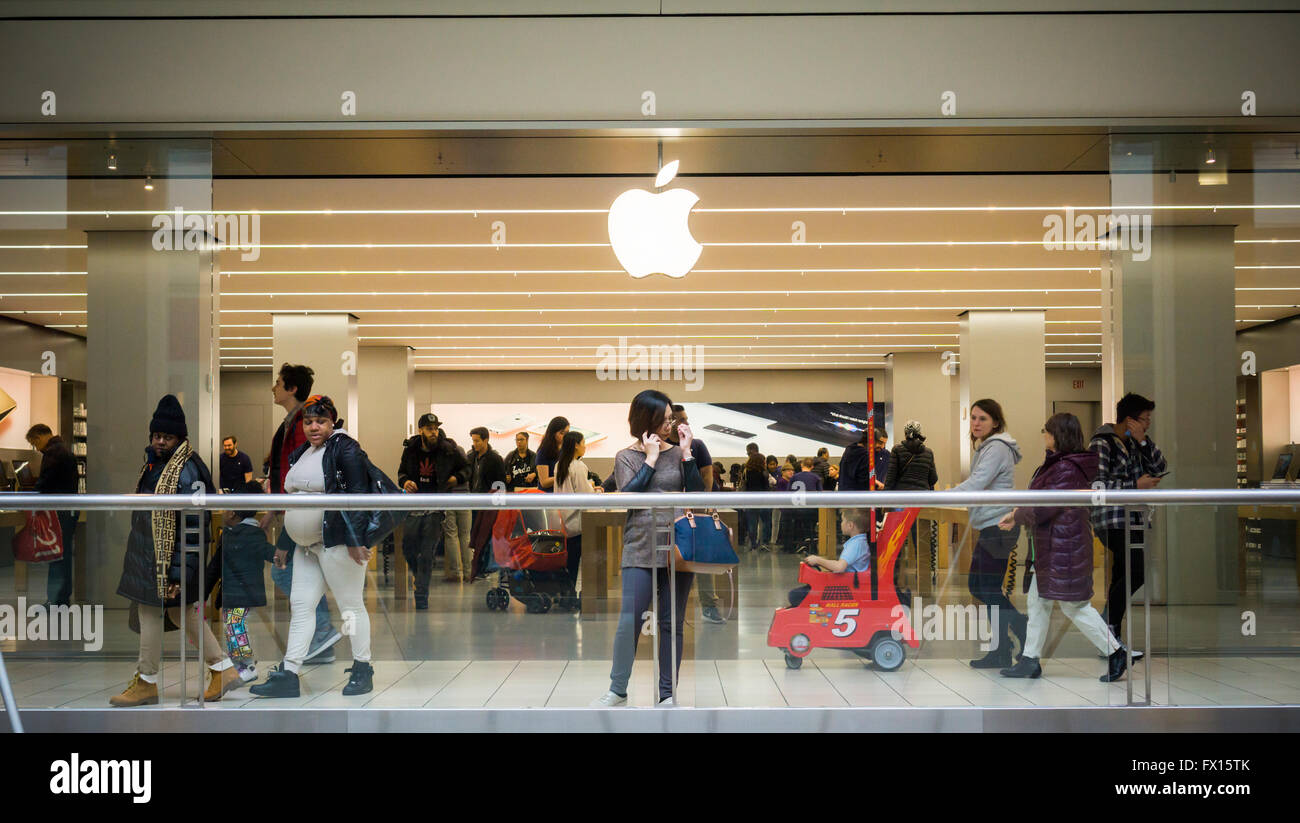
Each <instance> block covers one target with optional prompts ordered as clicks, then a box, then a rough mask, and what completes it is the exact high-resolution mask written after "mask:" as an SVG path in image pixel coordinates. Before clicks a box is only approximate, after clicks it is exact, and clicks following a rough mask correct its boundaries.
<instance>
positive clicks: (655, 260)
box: [609, 160, 704, 277]
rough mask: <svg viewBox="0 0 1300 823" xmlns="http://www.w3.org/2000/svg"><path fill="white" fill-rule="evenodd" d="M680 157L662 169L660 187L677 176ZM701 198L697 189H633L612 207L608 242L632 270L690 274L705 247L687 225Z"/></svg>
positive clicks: (634, 273)
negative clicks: (658, 190)
mask: <svg viewBox="0 0 1300 823" xmlns="http://www.w3.org/2000/svg"><path fill="white" fill-rule="evenodd" d="M677 162H678V161H676V160H674V161H672V162H671V163H668V164H667V165H665V166H664V167H663V168H662V169H661V170H660V171H659V174H658V176H657V177H655V187H656V188H662V187H663V186H666V185H668V183H669V182H671V181H672V179H673V177H675V176H676V175H677ZM699 201H700V198H699V197H697V196H696V194H695V192H692V191H687V190H686V189H673V190H672V191H666V192H663V193H660V194H651V193H650V192H648V191H646V190H645V189H631V190H629V191H625V192H623V193H622V194H620V195H619V196H618V199H616V200H615V201H614V203H613V205H611V206H610V207H609V244H610V246H611V247H612V248H613V249H614V256H615V257H617V258H618V262H619V263H620V264H622V266H623V268H624V269H626V270H627V273H628V274H630V275H632V276H633V277H645V276H647V275H650V274H666V275H668V276H669V277H685V276H686V273H687V272H689V271H690V270H691V268H692V267H693V266H694V265H695V262H696V261H697V260H699V259H700V252H701V251H703V250H704V247H703V246H701V245H700V244H699V243H696V242H695V238H694V237H692V236H691V229H690V226H688V225H687V220H688V219H689V218H690V214H691V208H692V207H693V206H694V205H695V204H696V203H698V202H699Z"/></svg>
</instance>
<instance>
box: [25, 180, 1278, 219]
mask: <svg viewBox="0 0 1300 823" xmlns="http://www.w3.org/2000/svg"><path fill="white" fill-rule="evenodd" d="M689 176H690V175H683V178H685V177H689ZM1066 209H1069V210H1071V211H1074V212H1109V211H1217V210H1220V209H1222V210H1228V211H1231V210H1288V209H1300V204H1293V203H1233V204H1225V203H1209V204H1168V205H1161V204H1146V205H1122V204H1111V205H1108V206H1070V205H1043V206H994V205H983V206H748V207H741V208H733V207H726V206H715V207H709V208H704V207H701V208H698V209H693V211H698V212H703V213H715V214H786V213H810V214H833V213H835V212H839V213H840V214H912V213H917V212H939V213H954V214H959V213H973V214H981V213H983V214H996V213H998V212H1030V213H1033V212H1056V211H1064V210H1066ZM176 211H177V209H175V208H173V209H166V210H159V209H108V210H104V209H98V210H91V209H81V210H56V209H48V210H24V211H0V217H153V216H156V215H160V214H168V215H170V214H175V213H176ZM181 211H182V213H183V214H195V215H208V214H211V215H225V214H233V215H241V214H247V215H261V216H272V217H313V216H319V217H335V216H340V217H347V216H367V215H373V216H385V215H410V216H419V215H429V216H454V215H470V216H478V215H480V214H606V213H608V212H609V208H608V207H605V208H579V209H556V208H542V209H526V208H525V209H521V208H483V209H474V208H460V209H333V208H330V209H221V210H217V209H181Z"/></svg>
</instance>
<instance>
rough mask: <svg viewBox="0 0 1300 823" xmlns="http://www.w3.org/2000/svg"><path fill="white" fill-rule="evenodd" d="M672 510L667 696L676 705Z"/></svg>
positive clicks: (675, 585) (674, 567)
mask: <svg viewBox="0 0 1300 823" xmlns="http://www.w3.org/2000/svg"><path fill="white" fill-rule="evenodd" d="M672 518H673V510H672V509H669V510H668V523H669V532H668V535H669V538H670V542H669V544H668V609H669V611H668V632H669V634H668V653H669V654H670V655H671V659H670V660H669V661H668V672H669V674H668V697H669V699H670V700H672V701H673V703H672V705H673V707H674V708H676V706H677V552H675V551H673V544H672V542H671V541H672V540H675V539H676V534H675V532H674V530H673V528H672V527H673V519H672Z"/></svg>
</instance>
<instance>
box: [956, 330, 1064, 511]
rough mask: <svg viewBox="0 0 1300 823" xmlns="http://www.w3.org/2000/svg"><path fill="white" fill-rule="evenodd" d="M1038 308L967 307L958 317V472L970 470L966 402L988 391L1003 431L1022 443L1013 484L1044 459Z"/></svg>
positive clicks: (1024, 481) (1025, 479)
mask: <svg viewBox="0 0 1300 823" xmlns="http://www.w3.org/2000/svg"><path fill="white" fill-rule="evenodd" d="M1044 331H1045V324H1044V318H1043V312H1041V311H970V312H966V313H965V314H963V315H962V317H961V330H960V337H961V364H960V368H959V370H958V373H959V374H960V376H961V380H960V384H961V409H962V419H961V424H960V429H959V431H960V436H959V437H958V438H957V440H958V443H959V444H960V446H961V450H962V472H963V474H964V473H966V472H968V471H969V470H970V454H971V446H970V437H969V431H970V423H969V420H968V414H969V411H970V404H971V403H973V402H974V401H976V400H979V399H980V398H984V397H990V398H992V399H994V400H996V401H998V403H1000V404H1001V405H1002V411H1003V413H1004V414H1005V415H1006V418H1007V433H1008V434H1010V435H1011V436H1012V437H1014V438H1015V439H1016V442H1017V443H1019V444H1020V450H1021V452H1023V454H1024V459H1022V460H1021V461H1020V463H1019V464H1018V465H1017V466H1016V488H1018V489H1024V488H1028V487H1029V479H1030V478H1031V477H1032V476H1033V474H1034V469H1035V468H1037V466H1038V464H1039V463H1041V462H1042V460H1041V457H1042V452H1043V449H1042V443H1043V440H1042V437H1041V435H1040V434H1039V432H1040V430H1041V429H1042V428H1043V422H1044V419H1045V418H1044V417H1043V409H1044V408H1045V407H1046V405H1047V379H1046V375H1045V374H1044V367H1045V364H1046V362H1047V356H1046V354H1047V349H1046V347H1045V344H1046V337H1045V336H1044Z"/></svg>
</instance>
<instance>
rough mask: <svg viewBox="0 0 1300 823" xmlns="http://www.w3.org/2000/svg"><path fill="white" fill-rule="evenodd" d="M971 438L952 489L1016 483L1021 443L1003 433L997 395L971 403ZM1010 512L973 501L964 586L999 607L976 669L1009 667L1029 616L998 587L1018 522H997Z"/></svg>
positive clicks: (978, 598)
mask: <svg viewBox="0 0 1300 823" xmlns="http://www.w3.org/2000/svg"><path fill="white" fill-rule="evenodd" d="M970 439H971V445H973V446H974V447H975V453H974V454H973V455H972V456H971V463H970V477H968V478H966V479H965V480H963V481H962V482H961V483H958V484H957V485H956V486H954V487H953V488H952V491H955V492H956V491H986V490H987V491H1004V490H1006V489H1010V488H1012V487H1013V486H1014V485H1015V475H1016V464H1017V463H1019V462H1020V446H1018V445H1016V441H1015V438H1013V437H1012V436H1011V435H1009V434H1007V420H1006V417H1005V416H1004V415H1003V414H1002V406H1001V405H1000V404H999V403H998V401H996V400H988V399H985V400H976V401H975V402H974V403H973V404H972V405H971V407H970ZM1010 511H1011V507H1010V506H971V508H970V527H971V530H972V531H975V532H978V533H979V537H978V538H977V539H976V541H975V548H974V549H973V550H972V551H971V558H970V574H969V575H967V578H966V581H967V585H968V586H970V593H971V595H972V596H973V597H974V598H975V602H977V603H982V604H984V605H985V606H993V607H996V608H997V622H998V625H997V629H996V630H995V631H996V632H997V634H996V635H995V639H996V640H997V645H996V646H994V647H993V649H992V650H990V651H989V653H988V654H986V655H985V656H984V657H982V658H980V659H979V660H972V661H971V666H973V667H974V668H977V669H996V668H1010V666H1011V635H1013V634H1014V635H1015V636H1016V637H1017V638H1019V640H1020V648H1021V649H1022V650H1023V649H1024V647H1025V631H1026V628H1027V626H1028V620H1027V619H1026V618H1025V616H1024V615H1023V614H1021V613H1020V612H1019V611H1017V610H1016V607H1015V606H1014V605H1013V604H1012V602H1011V600H1010V599H1008V598H1007V596H1006V594H1005V593H1004V592H1003V590H1002V581H1003V579H1004V578H1005V577H1006V576H1007V561H1008V560H1009V559H1010V557H1011V552H1012V550H1014V549H1015V547H1016V541H1017V540H1019V539H1020V527H1019V526H1015V527H1013V528H1012V529H1011V530H1010V531H1001V530H1000V529H999V528H998V521H999V520H1000V519H1002V515H1004V514H1006V513H1008V512H1010Z"/></svg>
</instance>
